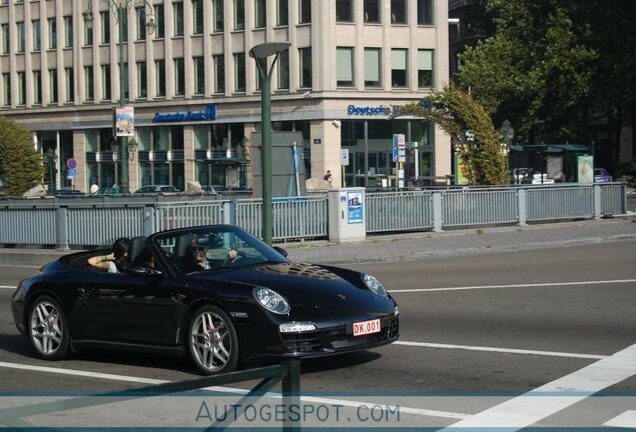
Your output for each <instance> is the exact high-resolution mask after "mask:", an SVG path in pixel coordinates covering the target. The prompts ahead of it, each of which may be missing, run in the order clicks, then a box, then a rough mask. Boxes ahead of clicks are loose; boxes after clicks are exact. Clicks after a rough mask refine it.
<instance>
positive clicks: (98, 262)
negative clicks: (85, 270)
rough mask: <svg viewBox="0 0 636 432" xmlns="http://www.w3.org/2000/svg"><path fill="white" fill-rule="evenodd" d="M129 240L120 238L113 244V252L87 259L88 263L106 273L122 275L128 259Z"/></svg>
mask: <svg viewBox="0 0 636 432" xmlns="http://www.w3.org/2000/svg"><path fill="white" fill-rule="evenodd" d="M129 247H130V240H129V239H127V238H125V237H122V238H120V239H117V240H115V243H113V251H112V252H111V253H110V254H108V255H98V256H94V257H91V258H89V259H88V263H89V264H90V265H91V266H93V267H95V268H98V269H100V270H105V271H108V273H123V272H124V268H125V267H126V260H127V259H128V248H129Z"/></svg>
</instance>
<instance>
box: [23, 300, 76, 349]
mask: <svg viewBox="0 0 636 432" xmlns="http://www.w3.org/2000/svg"><path fill="white" fill-rule="evenodd" d="M28 316H29V339H30V340H31V345H32V346H33V348H34V349H35V352H36V353H37V354H38V355H39V356H40V357H42V358H44V359H47V360H58V359H61V358H64V357H66V355H67V354H68V348H69V331H68V323H67V322H66V315H65V314H64V311H63V310H62V307H61V306H60V305H59V303H58V302H57V301H56V300H55V299H53V298H52V297H49V296H42V297H39V298H38V299H36V300H35V302H33V304H32V305H31V308H30V309H29V315H28Z"/></svg>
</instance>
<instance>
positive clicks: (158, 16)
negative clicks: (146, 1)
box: [155, 4, 166, 39]
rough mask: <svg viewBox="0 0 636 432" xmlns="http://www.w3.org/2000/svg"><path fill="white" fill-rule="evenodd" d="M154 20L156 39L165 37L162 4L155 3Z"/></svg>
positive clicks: (164, 19)
mask: <svg viewBox="0 0 636 432" xmlns="http://www.w3.org/2000/svg"><path fill="white" fill-rule="evenodd" d="M155 22H156V24H157V27H156V28H155V32H156V37H157V39H163V38H164V37H166V16H165V13H164V8H163V5H162V4H157V5H155Z"/></svg>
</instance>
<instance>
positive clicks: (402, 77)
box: [391, 49, 407, 87]
mask: <svg viewBox="0 0 636 432" xmlns="http://www.w3.org/2000/svg"><path fill="white" fill-rule="evenodd" d="M406 52H407V50H405V49H392V50H391V85H392V87H406V70H407V68H406V64H407V63H406Z"/></svg>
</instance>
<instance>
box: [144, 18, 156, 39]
mask: <svg viewBox="0 0 636 432" xmlns="http://www.w3.org/2000/svg"><path fill="white" fill-rule="evenodd" d="M156 28H157V21H155V16H154V14H148V15H147V16H146V31H147V32H148V34H149V35H151V34H153V33H154V32H155V29H156Z"/></svg>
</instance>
